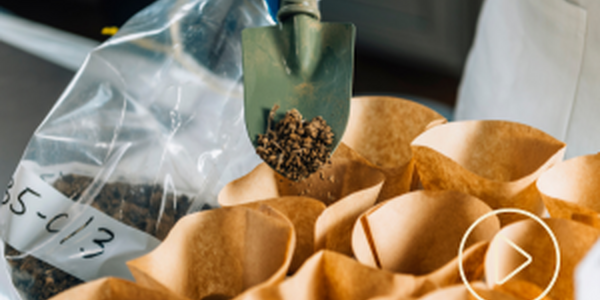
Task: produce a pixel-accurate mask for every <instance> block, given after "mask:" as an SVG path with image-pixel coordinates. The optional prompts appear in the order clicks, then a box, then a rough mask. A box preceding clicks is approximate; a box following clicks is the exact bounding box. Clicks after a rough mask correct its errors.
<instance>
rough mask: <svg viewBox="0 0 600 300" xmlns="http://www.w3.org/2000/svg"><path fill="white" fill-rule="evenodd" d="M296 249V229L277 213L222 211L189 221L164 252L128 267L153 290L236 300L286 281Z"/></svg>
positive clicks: (176, 229)
mask: <svg viewBox="0 0 600 300" xmlns="http://www.w3.org/2000/svg"><path fill="white" fill-rule="evenodd" d="M294 247H295V234H294V229H293V225H292V224H291V222H290V221H289V220H288V219H287V218H285V217H284V216H283V215H281V214H280V213H279V212H278V211H276V210H274V209H273V208H271V207H268V206H265V205H263V206H262V207H261V208H260V209H258V210H255V209H250V208H245V207H232V208H221V209H216V210H210V211H205V212H200V213H197V214H193V215H189V216H186V217H184V218H183V219H181V220H180V221H179V222H177V224H176V225H175V227H174V228H173V229H172V230H171V232H170V233H169V235H168V236H167V238H166V240H165V241H164V242H163V243H162V244H161V245H160V246H159V247H158V248H156V249H155V250H154V251H152V252H151V253H149V254H147V255H145V256H142V257H140V258H138V259H135V260H133V261H130V262H128V266H129V268H130V269H131V272H132V274H133V275H134V277H135V279H136V282H137V283H138V284H141V285H142V286H145V287H147V288H154V289H159V290H163V291H165V289H168V291H171V292H173V293H175V294H177V295H179V296H181V297H187V298H190V299H219V298H231V297H234V296H236V295H238V294H240V293H242V292H243V291H245V290H248V289H249V288H251V287H253V286H257V285H259V284H265V285H271V284H275V283H278V282H280V281H281V280H283V279H284V278H285V276H286V273H287V270H288V268H289V266H290V263H291V260H292V255H293V249H294ZM207 297H209V298H207ZM211 297H212V298H211Z"/></svg>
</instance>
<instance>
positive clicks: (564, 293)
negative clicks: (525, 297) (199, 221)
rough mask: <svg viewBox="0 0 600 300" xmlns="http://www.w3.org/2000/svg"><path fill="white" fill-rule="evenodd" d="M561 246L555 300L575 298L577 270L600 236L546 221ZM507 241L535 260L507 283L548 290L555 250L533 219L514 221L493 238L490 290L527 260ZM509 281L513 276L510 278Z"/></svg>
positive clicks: (583, 228)
mask: <svg viewBox="0 0 600 300" xmlns="http://www.w3.org/2000/svg"><path fill="white" fill-rule="evenodd" d="M544 222H545V223H546V224H547V225H548V226H549V227H550V229H551V231H552V232H553V234H554V235H555V236H556V239H557V241H558V244H559V249H560V270H559V273H558V279H557V280H556V283H555V284H554V286H553V288H552V289H551V290H550V292H549V294H548V297H550V298H552V299H574V294H573V275H574V269H575V267H576V266H577V264H578V263H579V261H580V260H581V259H583V257H584V256H585V254H586V253H587V252H588V250H589V249H590V248H591V247H592V246H593V245H594V243H595V241H596V240H597V239H598V237H599V236H600V230H598V229H596V228H593V227H590V226H587V225H584V224H581V223H578V222H575V221H572V220H566V219H545V220H544ZM506 240H509V241H512V242H513V243H514V244H515V245H517V246H518V247H519V248H521V249H522V250H523V251H525V253H527V254H529V255H530V256H531V257H532V261H531V263H530V264H529V265H527V266H526V267H525V268H524V269H522V270H521V271H520V272H518V273H516V275H514V277H512V279H509V280H508V281H507V283H508V284H512V281H514V280H517V281H528V282H531V283H533V284H535V285H536V286H538V287H540V288H542V289H546V287H547V286H549V284H550V282H551V280H552V277H553V276H554V272H555V267H556V262H557V259H556V254H555V248H554V245H553V242H552V239H551V238H550V235H549V234H548V233H547V231H546V230H545V229H544V228H543V227H542V226H541V225H540V224H539V223H537V222H535V221H534V220H523V221H520V222H515V223H513V224H510V225H509V226H506V227H504V228H502V230H501V231H500V232H499V233H498V234H497V235H496V237H494V240H492V242H491V244H490V247H489V249H488V254H487V255H486V261H485V273H486V280H487V284H488V285H489V286H490V287H491V286H494V285H495V284H497V283H498V282H502V281H503V279H505V278H506V277H507V276H508V275H509V274H511V273H512V272H513V271H514V270H516V269H518V268H519V267H520V266H521V265H523V264H524V263H525V262H526V261H527V259H526V258H525V256H524V255H523V254H521V253H520V252H519V251H517V250H515V248H514V247H512V246H510V245H509V244H508V242H506ZM509 278H510V277H509Z"/></svg>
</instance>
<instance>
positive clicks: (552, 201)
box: [537, 153, 600, 228]
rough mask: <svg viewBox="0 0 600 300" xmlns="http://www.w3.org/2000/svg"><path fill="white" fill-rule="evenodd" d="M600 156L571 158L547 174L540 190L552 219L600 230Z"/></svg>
mask: <svg viewBox="0 0 600 300" xmlns="http://www.w3.org/2000/svg"><path fill="white" fill-rule="evenodd" d="M599 182H600V153H599V154H595V155H586V156H580V157H576V158H572V159H569V160H567V161H564V162H562V163H559V164H557V165H555V166H553V167H552V168H550V169H549V170H548V171H546V172H544V174H542V176H540V178H539V179H538V181H537V187H538V189H539V191H540V194H541V195H542V199H543V201H544V204H545V205H546V208H547V209H548V212H549V213H550V216H552V217H555V218H564V219H574V220H577V221H582V222H584V223H587V224H589V225H592V226H595V227H598V228H600V184H598V183H599Z"/></svg>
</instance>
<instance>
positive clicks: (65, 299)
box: [51, 277, 186, 300]
mask: <svg viewBox="0 0 600 300" xmlns="http://www.w3.org/2000/svg"><path fill="white" fill-rule="evenodd" d="M51 299H52V300H82V299H85V300H137V299H144V300H186V298H183V297H180V296H178V295H176V294H174V293H171V292H168V291H161V290H157V289H154V288H147V287H143V286H141V285H139V284H136V283H133V282H131V281H127V280H123V279H118V278H112V277H109V278H102V279H98V280H95V281H92V282H88V283H86V284H82V285H79V286H77V287H74V288H72V289H69V290H67V291H65V292H62V293H60V294H58V295H57V296H55V297H53V298H51Z"/></svg>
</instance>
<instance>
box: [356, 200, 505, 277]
mask: <svg viewBox="0 0 600 300" xmlns="http://www.w3.org/2000/svg"><path fill="white" fill-rule="evenodd" d="M491 211H492V209H491V208H490V207H489V206H488V205H486V204H485V203H484V202H482V201H481V200H479V199H477V198H475V197H473V196H470V195H467V194H464V193H460V192H456V191H416V192H412V193H408V194H404V195H402V196H399V197H396V198H393V199H391V200H389V201H386V202H384V203H382V204H380V205H378V206H376V207H373V208H371V209H370V210H368V211H367V212H366V213H364V214H363V215H362V216H361V217H360V218H359V220H358V222H356V225H355V227H354V231H353V236H352V247H353V250H354V255H355V256H356V258H357V259H358V260H359V261H360V262H362V263H364V264H366V265H369V266H373V267H378V268H382V269H385V270H389V271H392V272H397V273H406V274H414V275H423V274H427V273H430V272H433V271H434V270H437V269H438V268H440V267H441V266H443V265H444V264H446V263H448V262H449V261H450V260H452V259H453V258H455V257H456V256H457V255H458V248H459V246H460V242H461V239H462V237H463V235H464V234H465V232H466V231H467V229H468V228H469V226H471V224H472V223H473V222H475V221H476V220H477V219H478V218H479V217H481V216H483V215H484V214H486V213H489V212H491ZM499 229H500V222H499V221H498V219H497V217H496V216H491V217H489V218H487V219H486V220H484V221H483V222H482V223H481V224H479V225H478V226H477V227H476V228H475V229H474V230H473V232H472V233H471V235H470V236H469V240H468V241H467V244H466V246H467V247H468V246H470V245H472V244H475V243H477V242H481V241H490V240H492V238H493V237H494V235H495V234H496V232H498V230H499Z"/></svg>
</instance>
